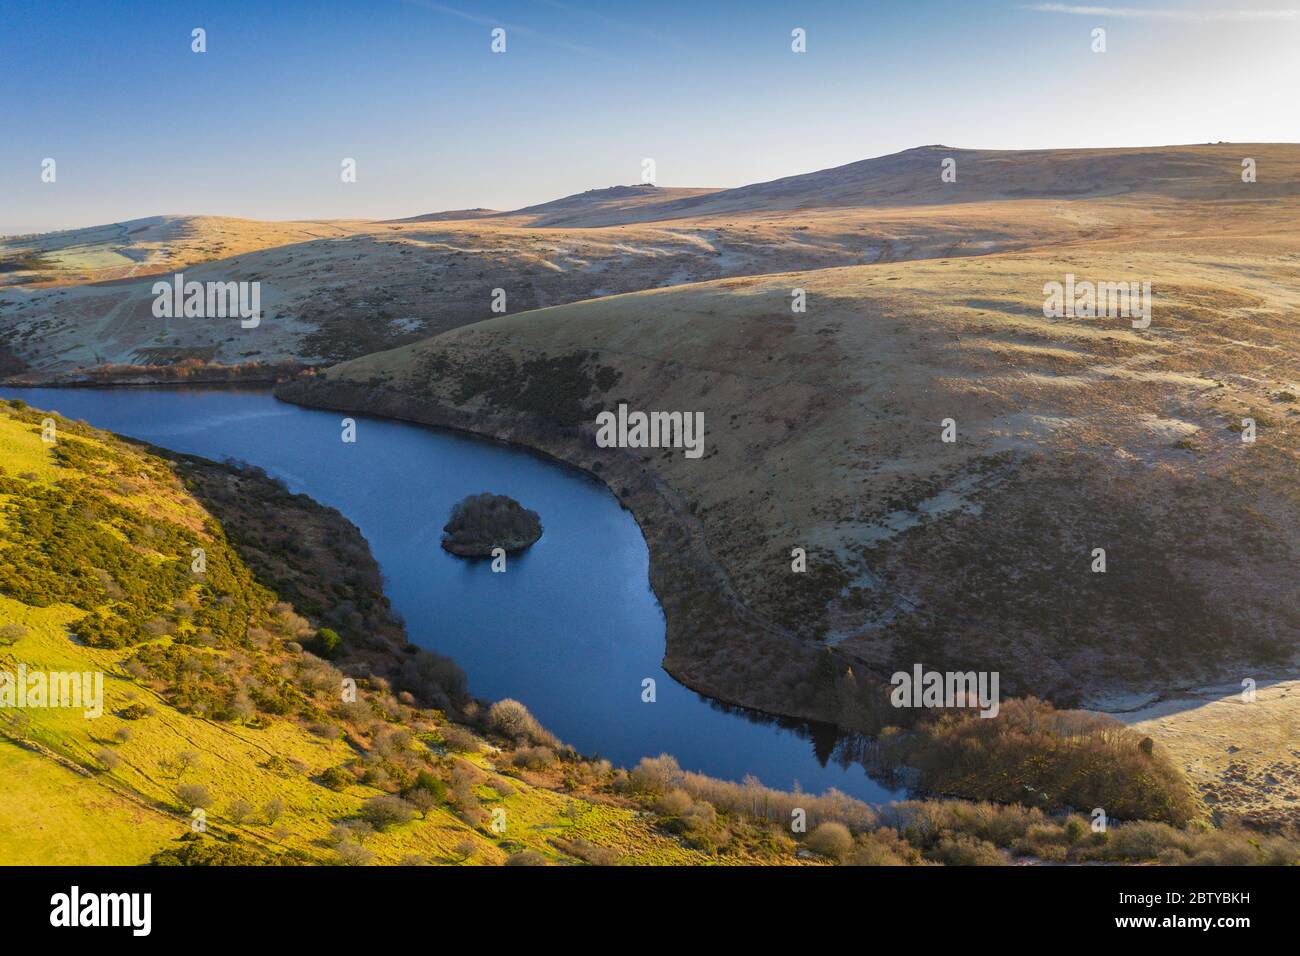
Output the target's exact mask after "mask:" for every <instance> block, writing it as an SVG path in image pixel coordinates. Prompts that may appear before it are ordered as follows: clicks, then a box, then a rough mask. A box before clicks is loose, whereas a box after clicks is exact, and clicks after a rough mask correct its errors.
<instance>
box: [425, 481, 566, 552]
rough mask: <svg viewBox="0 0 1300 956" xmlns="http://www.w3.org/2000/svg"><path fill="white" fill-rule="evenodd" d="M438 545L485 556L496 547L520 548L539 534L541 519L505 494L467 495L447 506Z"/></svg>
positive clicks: (509, 549)
mask: <svg viewBox="0 0 1300 956" xmlns="http://www.w3.org/2000/svg"><path fill="white" fill-rule="evenodd" d="M442 530H443V536H442V546H443V547H444V548H445V549H446V550H448V551H450V552H451V553H452V554H457V555H460V556H462V557H474V558H486V557H491V556H492V552H493V551H494V550H496V549H497V548H500V549H501V550H503V551H504V552H505V553H507V554H512V553H514V552H517V551H522V550H523V549H524V548H527V547H528V546H530V545H532V544H533V543H535V542H536V541H537V539H538V538H540V537H541V536H542V520H541V518H540V517H539V516H538V514H537V512H536V511H533V510H532V509H530V508H525V507H524V506H523V505H521V504H520V503H519V502H517V501H515V500H514V499H513V498H510V497H508V496H506V495H494V494H490V493H488V492H484V493H483V494H478V495H470V496H469V497H468V498H466V499H465V500H463V501H461V502H459V503H458V504H457V505H456V506H455V507H454V508H452V509H451V520H449V521H448V522H447V524H446V525H445V526H444V527H443V529H442Z"/></svg>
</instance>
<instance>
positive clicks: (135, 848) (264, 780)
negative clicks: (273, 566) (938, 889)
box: [0, 407, 707, 864]
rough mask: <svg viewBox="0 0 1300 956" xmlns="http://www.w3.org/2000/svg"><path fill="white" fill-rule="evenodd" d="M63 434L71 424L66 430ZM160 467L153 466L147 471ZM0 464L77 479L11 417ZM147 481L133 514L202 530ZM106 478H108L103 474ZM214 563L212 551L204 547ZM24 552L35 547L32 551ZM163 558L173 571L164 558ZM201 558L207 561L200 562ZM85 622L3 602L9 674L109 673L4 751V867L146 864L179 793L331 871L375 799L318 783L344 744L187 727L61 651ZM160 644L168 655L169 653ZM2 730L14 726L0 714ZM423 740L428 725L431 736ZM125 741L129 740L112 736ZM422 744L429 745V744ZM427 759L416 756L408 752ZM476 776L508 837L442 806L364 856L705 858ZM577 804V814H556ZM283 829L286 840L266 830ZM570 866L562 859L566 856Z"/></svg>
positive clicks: (619, 815) (83, 658)
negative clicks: (15, 632)
mask: <svg viewBox="0 0 1300 956" xmlns="http://www.w3.org/2000/svg"><path fill="white" fill-rule="evenodd" d="M69 427H70V428H71V427H72V426H69ZM62 441H63V442H74V441H75V442H86V443H88V444H90V445H92V446H96V445H97V446H100V447H103V448H108V449H111V450H112V451H113V452H114V453H115V454H117V455H121V456H123V460H124V461H126V462H128V463H131V464H137V463H138V462H139V460H140V459H142V458H144V455H143V453H142V452H141V451H139V450H138V449H136V448H135V447H133V446H128V445H125V444H122V443H120V442H118V441H116V440H113V439H111V438H109V437H108V436H106V435H104V434H102V433H99V434H95V433H86V434H85V435H83V436H79V437H77V438H72V437H70V435H66V434H65V437H63V438H62ZM155 464H156V463H155ZM0 465H3V467H4V468H5V471H6V473H8V474H9V475H14V474H19V473H28V474H31V475H33V476H35V479H36V480H37V481H39V482H51V481H56V480H69V479H76V478H86V477H87V476H86V475H84V474H83V475H77V474H75V472H73V471H72V470H71V469H66V468H61V467H59V466H58V465H56V464H54V463H53V461H52V456H51V450H50V448H48V447H47V446H45V445H44V444H43V443H42V442H41V439H40V437H39V424H33V423H31V422H24V421H20V420H19V419H17V418H16V417H15V416H14V415H13V413H12V412H11V411H10V410H9V409H8V408H7V407H5V408H3V409H0ZM150 475H151V477H150V479H149V480H148V481H147V482H145V483H143V484H142V485H141V486H140V487H138V488H137V489H136V491H135V492H134V493H133V494H132V496H131V499H130V504H131V506H132V507H137V508H140V509H141V510H142V511H144V512H147V513H148V514H150V515H151V516H152V517H153V518H158V517H159V516H160V515H162V514H165V513H170V514H171V515H172V516H173V517H174V518H175V519H176V520H177V521H183V522H186V523H188V524H191V525H194V526H201V524H202V521H203V519H204V517H205V514H204V511H203V509H202V507H201V505H200V504H199V503H198V502H197V501H196V500H194V499H193V498H192V497H190V496H189V495H188V494H187V493H186V492H185V490H184V488H183V486H182V485H181V484H180V482H179V481H178V480H176V479H175V478H172V477H170V475H169V472H168V471H167V469H166V468H158V467H155V468H153V469H152V470H151V472H150ZM100 477H106V476H100ZM209 544H210V547H211V549H212V554H215V552H216V551H218V550H220V548H221V547H222V545H221V542H220V541H218V540H213V541H211V542H209ZM26 546H27V547H39V545H38V544H34V543H28V545H26ZM157 559H158V560H167V559H166V558H163V557H159V558H157ZM210 560H214V558H213V557H212V556H211V554H210ZM83 613H84V612H82V611H81V610H79V609H77V608H74V607H71V606H68V605H66V604H54V605H52V606H49V607H29V606H26V605H24V604H21V603H19V602H17V601H15V600H12V599H10V598H0V623H4V624H13V623H17V624H23V625H25V626H26V627H27V628H28V629H29V630H28V633H27V634H26V635H25V636H23V637H21V638H20V639H19V640H18V641H17V643H16V644H15V645H13V646H12V647H4V648H0V662H2V666H4V667H5V668H6V669H8V670H11V671H12V670H14V669H16V667H17V663H18V662H19V661H21V662H24V663H26V665H27V667H28V668H29V670H36V669H42V670H78V671H82V670H102V671H103V672H104V673H105V691H104V693H105V715H104V716H102V717H100V718H99V719H95V720H89V719H86V718H84V717H83V715H82V713H81V711H77V710H66V709H62V710H61V709H29V710H27V711H26V712H25V713H26V714H27V715H28V716H29V717H30V719H31V725H30V728H29V729H27V730H26V732H25V733H24V734H23V735H22V736H23V737H24V739H25V743H23V744H20V743H18V742H17V741H15V739H13V736H12V730H13V727H12V724H10V725H9V727H8V730H7V732H8V733H9V734H10V736H6V737H3V738H0V765H2V766H3V768H4V770H5V771H6V773H5V779H6V781H7V783H6V786H5V787H4V789H3V791H2V792H0V863H95V864H108V863H117V864H129V863H141V862H145V861H147V860H148V859H149V857H150V856H151V855H153V854H154V853H156V852H158V851H159V850H161V849H163V848H164V847H165V846H167V845H168V844H169V843H172V842H173V841H175V840H176V839H177V838H178V837H181V836H182V835H184V834H185V833H186V832H187V830H188V828H189V817H188V815H187V813H186V810H185V808H184V807H182V806H181V805H180V803H179V800H178V798H177V795H176V791H177V787H178V785H179V784H180V783H186V784H191V783H201V784H204V785H206V786H207V787H208V788H209V790H210V792H211V793H212V795H213V796H214V797H215V807H214V809H213V810H211V811H210V815H209V829H210V831H211V832H217V833H231V832H237V833H238V834H239V836H240V838H241V841H242V842H243V843H245V844H247V845H251V846H254V847H257V848H259V849H263V850H267V851H269V852H271V853H274V854H281V853H285V852H287V851H299V852H300V853H301V854H303V855H304V857H305V859H308V860H328V859H331V858H332V856H333V854H332V851H330V850H327V849H326V848H325V847H324V846H323V845H322V841H323V839H324V838H325V837H326V835H327V834H328V833H329V831H330V829H331V827H332V825H333V824H334V823H335V822H336V821H338V820H341V819H347V818H349V817H352V816H354V815H355V814H356V813H357V811H358V809H359V808H360V806H361V804H362V802H363V801H364V800H365V799H367V798H369V797H372V796H374V795H376V794H377V793H378V792H380V791H378V790H376V789H374V788H371V787H367V786H363V785H360V784H356V785H351V786H348V787H346V788H345V789H343V790H342V791H341V792H336V791H335V790H332V789H329V788H327V787H325V786H322V785H320V784H319V783H318V782H314V781H313V779H312V778H313V777H315V776H316V775H318V774H319V773H321V772H322V771H324V770H326V769H327V768H330V767H335V766H338V765H339V764H340V763H342V762H344V761H346V760H348V759H349V758H352V757H355V756H356V753H355V751H354V749H353V747H352V746H350V745H349V743H347V742H346V740H347V738H345V739H344V740H336V741H330V740H326V739H322V738H320V737H318V736H316V735H313V734H312V733H309V732H308V731H307V730H306V729H305V728H304V727H303V726H302V724H301V723H300V722H298V721H296V720H293V719H273V720H271V721H270V722H269V724H268V725H267V726H265V727H256V726H252V725H247V724H241V723H238V722H218V721H215V720H209V719H205V718H203V717H200V716H198V715H196V714H192V713H183V712H181V711H180V710H178V709H176V708H175V707H173V706H171V705H170V704H169V703H168V702H167V699H166V698H165V697H164V696H163V695H161V694H159V693H158V692H156V691H155V690H154V689H152V688H151V687H148V686H145V685H143V684H142V683H140V682H139V681H137V680H133V679H131V678H130V677H129V676H128V675H127V674H126V672H125V669H124V663H125V662H126V661H127V659H128V658H130V657H131V656H132V654H133V653H134V651H135V650H136V649H135V648H123V649H98V648H92V647H87V646H85V645H83V644H79V643H76V642H74V641H72V640H70V639H69V637H68V634H67V631H66V628H67V626H68V625H69V624H70V623H71V622H72V621H74V620H76V619H77V618H79V617H81V616H82V615H83ZM159 643H161V644H166V643H167V639H163V640H162V641H161V642H159ZM129 704H144V705H147V706H148V707H149V708H151V710H152V713H151V714H150V715H149V716H146V717H143V718H140V719H132V720H128V719H124V718H123V717H121V716H119V713H120V712H121V710H122V709H123V708H124V707H126V706H128V705H129ZM4 716H5V719H6V722H8V721H9V719H10V718H11V717H12V715H11V714H6V715H4ZM430 726H431V727H435V726H437V725H436V724H431V725H430ZM123 728H125V729H127V730H129V732H130V739H129V740H127V741H126V742H119V741H117V740H115V739H114V734H115V732H116V731H118V730H119V729H123ZM430 739H434V740H436V739H437V734H436V732H433V733H432V734H431V735H430ZM416 746H417V747H418V748H423V747H424V745H423V744H417V745H416ZM105 747H107V748H108V749H110V750H112V751H114V752H115V753H116V754H117V756H118V757H119V758H120V761H121V762H120V763H119V764H118V765H117V766H116V768H115V769H113V770H112V771H111V772H104V771H103V769H102V767H101V765H100V763H99V761H98V759H97V757H96V754H97V753H98V752H99V751H100V750H101V749H102V748H105ZM185 751H190V752H193V753H196V754H198V755H199V759H198V762H197V764H196V766H195V767H193V768H192V769H189V770H186V771H184V772H183V773H181V774H178V771H177V768H176V766H175V765H174V761H175V758H176V756H177V754H178V753H181V752H185ZM457 759H460V760H466V761H469V762H471V763H474V764H476V765H478V766H479V767H481V768H482V769H483V772H484V774H485V776H484V778H483V781H482V782H481V783H480V784H479V785H478V786H477V788H476V789H477V792H478V794H479V796H480V797H481V799H482V800H483V801H484V805H485V807H486V808H488V809H491V808H494V807H496V806H501V807H503V808H504V809H505V810H506V811H507V821H508V823H507V832H506V834H505V835H504V836H503V837H499V836H498V835H496V834H493V833H491V832H490V831H487V830H486V828H483V827H474V826H471V825H469V824H468V823H466V822H465V821H464V820H463V819H461V818H460V817H459V816H457V815H456V814H455V813H453V812H452V811H451V810H450V808H448V807H447V806H445V805H444V806H441V807H437V808H435V809H434V810H433V811H431V812H430V813H429V816H428V819H425V820H420V821H416V822H414V823H411V824H407V825H403V826H400V827H398V828H396V829H394V830H391V831H388V832H381V833H377V834H376V835H375V836H374V837H372V838H371V839H370V841H369V842H368V847H369V849H371V850H372V851H373V853H374V855H375V860H376V862H384V863H393V862H397V861H398V860H401V859H403V858H404V857H407V856H411V855H418V856H421V857H424V858H426V859H428V860H431V861H454V860H458V859H459V855H458V854H457V853H455V852H454V849H455V847H456V845H457V844H458V843H460V842H461V841H462V840H466V839H468V840H470V841H471V842H473V843H474V844H475V845H476V846H478V847H479V853H478V854H477V856H476V857H475V859H476V860H478V861H481V862H499V861H501V860H503V859H504V858H505V856H506V855H507V854H506V849H503V847H505V848H508V849H509V850H510V851H511V852H513V851H515V850H518V849H520V848H523V847H532V848H536V849H538V850H539V851H541V852H543V853H544V854H546V856H547V857H548V858H549V859H552V860H561V859H566V857H564V855H563V854H561V853H560V852H559V851H557V850H556V849H555V848H554V847H553V846H552V845H551V843H550V840H551V838H553V837H555V836H564V837H568V838H573V837H575V836H581V837H583V838H585V839H586V840H588V841H590V842H592V843H595V844H598V845H604V846H608V847H611V848H613V849H615V850H617V851H618V854H619V856H620V857H621V858H623V859H625V860H626V861H627V862H637V863H669V862H677V863H683V862H701V861H704V860H706V859H707V857H706V856H705V855H704V854H702V853H700V852H699V851H696V850H692V849H690V848H688V847H685V846H683V845H682V844H681V843H680V842H679V841H677V840H675V839H673V838H671V837H668V836H665V835H663V834H660V833H657V832H656V831H655V830H654V829H653V828H652V826H651V825H650V823H649V822H647V821H646V820H644V819H643V818H642V817H640V816H639V815H638V814H637V813H636V812H635V811H634V810H632V809H629V808H628V807H626V806H615V805H611V804H609V803H607V802H602V801H596V800H590V799H584V798H582V797H581V796H577V795H570V794H563V793H558V792H553V791H552V790H549V789H547V788H545V787H542V786H535V785H530V784H528V783H526V782H524V781H522V780H520V779H519V777H518V776H517V775H515V776H512V777H511V778H510V786H511V788H512V790H513V792H512V793H511V794H510V795H509V796H506V797H502V796H500V795H499V794H497V793H496V792H495V791H493V790H492V789H490V788H489V787H488V786H487V784H488V783H490V782H492V781H493V780H499V779H503V776H502V775H501V774H499V773H498V772H497V771H496V770H495V769H493V767H492V764H491V761H490V760H489V758H488V757H487V756H485V755H483V754H470V755H465V756H464V757H461V758H457ZM272 798H279V799H280V800H282V801H283V803H284V805H285V810H284V814H283V816H282V817H281V818H280V820H279V821H278V823H277V827H276V828H273V827H271V826H269V825H267V824H266V822H265V820H264V819H262V813H261V810H260V808H261V807H262V806H263V805H264V804H265V803H266V802H267V801H268V800H271V799H272ZM235 799H242V800H245V801H247V802H248V803H249V804H251V805H252V806H253V807H255V808H258V809H257V811H256V812H255V813H254V814H253V816H252V818H251V819H250V820H249V821H247V822H245V823H243V824H242V825H239V826H236V825H235V824H233V823H231V822H230V821H229V820H227V819H224V818H223V816H224V814H223V808H225V807H226V806H227V805H228V803H229V802H230V801H232V800H235ZM571 803H572V804H575V805H576V808H577V809H576V813H574V814H572V815H570V814H568V813H566V812H565V811H566V807H568V806H569V805H570V804H571ZM278 828H283V830H282V831H281V832H276V830H277V829H278ZM568 859H572V858H571V857H570V858H568Z"/></svg>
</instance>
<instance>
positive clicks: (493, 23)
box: [402, 0, 613, 60]
mask: <svg viewBox="0 0 1300 956" xmlns="http://www.w3.org/2000/svg"><path fill="white" fill-rule="evenodd" d="M402 2H403V3H407V4H410V5H411V6H413V7H423V8H424V9H425V10H432V11H433V12H434V13H442V14H445V15H446V16H450V17H459V18H460V19H462V20H468V21H469V22H470V23H477V24H479V25H480V26H485V27H503V28H504V29H506V30H508V31H509V32H511V33H517V34H519V35H520V36H525V37H531V38H532V39H534V40H536V41H537V42H539V43H545V44H547V45H548V46H553V47H558V48H559V49H561V50H567V51H568V52H570V53H576V54H578V55H579V56H586V57H591V58H593V59H598V60H612V59H613V58H612V57H611V56H610V55H609V54H608V53H606V52H604V51H602V50H593V49H592V48H591V47H587V46H580V45H578V44H576V43H570V42H568V41H567V40H562V39H560V38H559V37H555V36H551V35H550V34H547V33H543V32H541V31H540V30H534V29H533V28H532V27H526V26H523V25H522V24H519V23H507V22H505V21H504V20H497V19H494V18H492V17H490V16H482V15H480V14H475V13H467V12H466V11H464V10H458V9H457V8H455V7H449V6H447V5H446V4H442V3H436V2H434V0H402Z"/></svg>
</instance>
